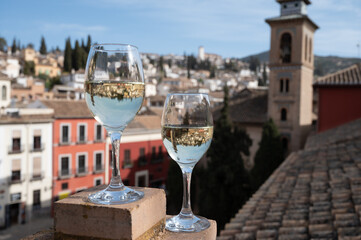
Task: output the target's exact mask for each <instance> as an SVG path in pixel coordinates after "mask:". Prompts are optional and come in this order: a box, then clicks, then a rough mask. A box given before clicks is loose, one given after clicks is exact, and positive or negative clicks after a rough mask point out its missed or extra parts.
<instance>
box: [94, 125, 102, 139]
mask: <svg viewBox="0 0 361 240" xmlns="http://www.w3.org/2000/svg"><path fill="white" fill-rule="evenodd" d="M102 132H103V129H102V125H100V124H96V125H95V141H101V140H102V139H103V136H102V135H103V134H102Z"/></svg>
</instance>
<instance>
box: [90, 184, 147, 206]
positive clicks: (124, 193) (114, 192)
mask: <svg viewBox="0 0 361 240" xmlns="http://www.w3.org/2000/svg"><path fill="white" fill-rule="evenodd" d="M143 197H144V193H143V192H141V191H136V190H134V189H131V188H128V187H123V188H121V189H119V188H113V189H112V188H110V187H107V188H106V189H104V190H101V191H99V192H96V193H93V194H90V195H89V197H88V200H89V201H90V202H92V203H96V204H103V205H116V204H124V203H131V202H135V201H137V200H139V199H142V198H143Z"/></svg>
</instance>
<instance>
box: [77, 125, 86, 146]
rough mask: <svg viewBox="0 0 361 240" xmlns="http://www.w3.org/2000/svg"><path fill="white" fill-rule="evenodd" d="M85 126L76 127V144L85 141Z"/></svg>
mask: <svg viewBox="0 0 361 240" xmlns="http://www.w3.org/2000/svg"><path fill="white" fill-rule="evenodd" d="M85 132H86V130H85V124H79V125H78V142H79V143H84V142H85V141H86V136H85Z"/></svg>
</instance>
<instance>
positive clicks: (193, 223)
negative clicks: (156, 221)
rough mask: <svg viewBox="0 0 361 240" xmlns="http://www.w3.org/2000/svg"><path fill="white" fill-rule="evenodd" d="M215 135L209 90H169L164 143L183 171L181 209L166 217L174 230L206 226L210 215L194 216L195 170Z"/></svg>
mask: <svg viewBox="0 0 361 240" xmlns="http://www.w3.org/2000/svg"><path fill="white" fill-rule="evenodd" d="M212 137H213V118H212V114H211V111H210V107H209V99H208V95H207V94H198V93H194V94H183V93H172V94H168V96H167V99H166V101H165V105H164V109H163V115H162V138H163V144H164V146H165V148H166V149H167V151H168V153H169V155H170V157H171V158H172V159H173V160H174V161H176V162H177V163H178V165H179V167H180V168H181V170H182V174H183V204H182V210H181V212H180V213H179V214H178V215H177V216H175V217H172V218H169V219H167V221H166V229H167V230H169V231H172V232H199V231H202V230H204V229H207V228H208V227H209V226H210V223H209V222H208V220H207V219H205V218H203V217H199V216H195V215H194V214H193V212H192V208H191V201H190V182H191V176H192V170H193V168H194V166H195V165H196V163H197V162H198V161H199V160H200V159H201V157H202V156H203V154H204V153H205V152H206V151H207V150H208V148H209V146H210V144H211V142H212Z"/></svg>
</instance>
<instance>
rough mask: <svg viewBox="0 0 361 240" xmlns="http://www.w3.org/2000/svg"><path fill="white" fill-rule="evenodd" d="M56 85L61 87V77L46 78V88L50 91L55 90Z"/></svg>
mask: <svg viewBox="0 0 361 240" xmlns="http://www.w3.org/2000/svg"><path fill="white" fill-rule="evenodd" d="M54 85H61V82H60V77H59V76H57V77H52V78H49V76H46V78H45V88H46V89H48V90H51V89H53V87H54Z"/></svg>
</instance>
